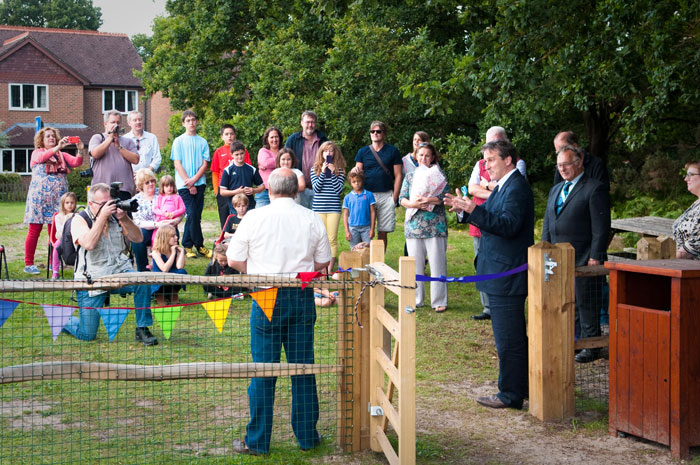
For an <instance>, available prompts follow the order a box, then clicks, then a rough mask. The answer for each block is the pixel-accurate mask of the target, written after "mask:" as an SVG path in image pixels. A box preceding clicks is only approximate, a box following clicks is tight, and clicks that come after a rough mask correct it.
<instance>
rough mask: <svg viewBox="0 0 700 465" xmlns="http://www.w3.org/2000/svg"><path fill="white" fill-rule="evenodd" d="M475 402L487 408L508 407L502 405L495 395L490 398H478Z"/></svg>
mask: <svg viewBox="0 0 700 465" xmlns="http://www.w3.org/2000/svg"><path fill="white" fill-rule="evenodd" d="M476 402H477V403H479V404H480V405H483V406H484V407H489V408H508V406H507V405H506V404H504V403H503V401H502V400H501V399H499V398H498V396H497V395H495V394H494V395H492V396H486V397H478V398H477V399H476Z"/></svg>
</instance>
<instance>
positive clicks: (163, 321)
mask: <svg viewBox="0 0 700 465" xmlns="http://www.w3.org/2000/svg"><path fill="white" fill-rule="evenodd" d="M181 310H182V305H179V306H177V307H153V308H151V312H153V316H155V317H156V320H157V321H158V324H159V325H160V327H161V329H162V330H163V335H164V336H165V339H170V332H171V331H172V330H173V324H174V323H175V322H176V321H177V319H178V318H180V311H181Z"/></svg>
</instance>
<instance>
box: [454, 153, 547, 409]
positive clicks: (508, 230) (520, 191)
mask: <svg viewBox="0 0 700 465" xmlns="http://www.w3.org/2000/svg"><path fill="white" fill-rule="evenodd" d="M481 150H482V152H483V154H484V160H485V161H486V169H487V171H488V173H489V176H490V177H491V180H492V181H497V184H496V186H495V187H494V189H493V191H492V193H491V195H490V196H489V198H488V200H487V201H486V203H484V204H483V205H476V203H474V202H473V201H472V200H471V199H469V198H468V197H462V196H460V195H459V191H457V195H456V196H451V195H449V194H448V195H447V196H446V198H445V204H446V205H449V206H450V207H451V209H450V211H455V212H457V214H458V216H460V217H461V219H460V221H462V222H465V221H466V222H469V223H471V224H473V225H474V226H477V227H478V228H479V229H480V230H481V244H480V248H479V255H478V258H477V260H476V272H477V274H479V275H485V274H493V273H502V272H505V271H509V270H512V269H513V268H517V267H518V266H520V265H522V264H524V263H527V249H528V247H529V246H531V245H532V244H533V242H534V240H533V229H534V223H535V212H534V202H533V198H532V190H531V189H530V185H529V184H528V183H527V181H526V180H525V178H524V177H523V176H522V175H521V174H520V172H519V171H518V170H517V169H515V162H516V156H515V147H513V145H512V144H511V143H510V142H507V141H502V140H499V141H494V142H489V143H487V144H485V145H484V146H483V147H482V148H481ZM476 287H477V289H478V290H479V291H483V292H486V293H487V294H488V297H489V304H490V306H491V325H492V327H493V336H494V339H495V340H496V350H497V351H498V359H499V375H498V389H499V392H498V394H495V395H492V396H487V397H479V398H478V399H477V402H478V403H479V404H481V405H484V406H486V407H491V408H505V407H510V408H516V409H519V408H522V406H523V399H524V398H525V397H526V396H527V395H528V356H527V332H526V327H525V298H526V297H527V272H526V271H523V272H520V273H516V274H512V275H510V276H505V277H502V278H497V279H493V280H489V281H480V282H479V283H477V285H476Z"/></svg>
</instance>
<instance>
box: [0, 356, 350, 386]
mask: <svg viewBox="0 0 700 465" xmlns="http://www.w3.org/2000/svg"><path fill="white" fill-rule="evenodd" d="M342 371H343V366H341V365H320V364H319V365H317V364H313V363H220V362H195V363H178V364H174V365H130V364H120V363H101V362H81V361H64V362H58V361H56V362H41V363H30V364H26V365H14V366H8V367H3V368H0V384H7V383H21V382H24V381H38V380H48V379H91V380H103V381H169V380H174V379H208V378H267V377H271V376H293V375H311V374H322V373H341V372H342Z"/></svg>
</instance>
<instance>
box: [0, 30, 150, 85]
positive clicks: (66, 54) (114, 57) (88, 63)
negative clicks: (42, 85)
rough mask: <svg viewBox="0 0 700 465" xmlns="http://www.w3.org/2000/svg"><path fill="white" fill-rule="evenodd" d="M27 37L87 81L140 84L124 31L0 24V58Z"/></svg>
mask: <svg viewBox="0 0 700 465" xmlns="http://www.w3.org/2000/svg"><path fill="white" fill-rule="evenodd" d="M30 39H31V40H33V41H34V42H36V43H37V44H38V45H39V46H41V47H43V48H44V49H45V50H46V51H47V52H49V53H51V54H52V55H53V57H54V58H55V59H57V60H58V61H59V62H61V63H63V64H65V65H66V66H67V67H68V68H70V69H71V70H72V71H74V72H77V73H78V74H79V75H81V76H82V77H84V78H85V80H86V81H87V82H88V85H91V86H97V87H102V86H122V87H141V82H140V81H139V80H138V79H136V78H135V77H134V74H133V70H134V69H137V70H140V69H141V63H142V62H141V57H140V56H139V54H138V52H137V51H136V48H135V47H134V46H133V44H132V43H131V41H130V40H129V37H128V36H127V35H126V34H108V33H104V32H95V31H76V30H68V29H48V28H46V29H45V28H37V27H19V26H0V44H1V45H0V59H1V57H2V55H4V54H5V53H7V52H8V51H10V50H12V49H14V48H16V47H20V46H22V44H24V43H25V42H27V41H29V40H30Z"/></svg>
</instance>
